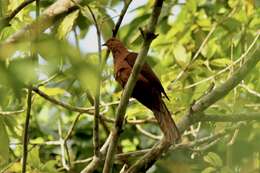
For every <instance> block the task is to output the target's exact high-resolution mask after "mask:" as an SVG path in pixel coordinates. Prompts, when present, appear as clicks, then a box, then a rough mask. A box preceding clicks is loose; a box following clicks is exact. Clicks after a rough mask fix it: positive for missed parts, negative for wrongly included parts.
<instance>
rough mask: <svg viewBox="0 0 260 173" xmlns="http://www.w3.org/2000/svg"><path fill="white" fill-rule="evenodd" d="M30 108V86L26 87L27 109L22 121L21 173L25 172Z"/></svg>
mask: <svg viewBox="0 0 260 173" xmlns="http://www.w3.org/2000/svg"><path fill="white" fill-rule="evenodd" d="M31 108H32V88H31V87H29V88H28V96H27V110H26V117H25V123H24V131H23V159H22V173H25V172H26V162H27V154H28V141H29V134H28V130H29V124H30V116H31Z"/></svg>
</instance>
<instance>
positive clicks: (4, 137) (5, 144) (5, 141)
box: [0, 117, 9, 165]
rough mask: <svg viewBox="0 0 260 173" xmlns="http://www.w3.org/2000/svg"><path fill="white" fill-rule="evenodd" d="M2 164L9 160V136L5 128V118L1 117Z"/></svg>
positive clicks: (0, 162) (0, 151)
mask: <svg viewBox="0 0 260 173" xmlns="http://www.w3.org/2000/svg"><path fill="white" fill-rule="evenodd" d="M0 139H1V140H0V165H1V164H2V163H6V162H7V161H8V160H9V137H8V134H7V131H6V128H5V124H4V120H3V118H2V117H0Z"/></svg>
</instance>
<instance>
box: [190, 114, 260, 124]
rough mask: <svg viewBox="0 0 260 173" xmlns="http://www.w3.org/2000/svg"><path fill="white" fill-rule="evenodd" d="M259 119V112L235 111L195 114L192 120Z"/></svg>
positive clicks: (228, 120) (227, 120) (236, 120)
mask: <svg viewBox="0 0 260 173" xmlns="http://www.w3.org/2000/svg"><path fill="white" fill-rule="evenodd" d="M253 120H257V121H260V112H255V113H237V114H225V115H213V114H201V115H196V116H195V117H194V118H193V121H201V122H206V121H210V122H238V121H253Z"/></svg>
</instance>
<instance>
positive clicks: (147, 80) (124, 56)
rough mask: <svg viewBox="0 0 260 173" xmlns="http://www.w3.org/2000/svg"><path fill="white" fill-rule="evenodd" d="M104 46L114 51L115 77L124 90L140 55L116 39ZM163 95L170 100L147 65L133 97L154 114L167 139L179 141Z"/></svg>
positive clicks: (139, 76)
mask: <svg viewBox="0 0 260 173" xmlns="http://www.w3.org/2000/svg"><path fill="white" fill-rule="evenodd" d="M104 45H106V46H107V47H108V49H109V50H110V51H112V54H113V60H114V77H115V79H116V81H117V82H118V83H119V84H120V85H121V86H122V87H123V88H124V87H125V85H126V82H127V80H128V78H129V76H130V74H131V72H132V68H133V66H134V63H135V60H136V58H137V55H138V54H137V53H134V52H129V51H128V50H127V48H126V47H125V46H124V44H123V43H122V42H121V41H119V40H118V39H116V38H110V39H109V40H108V41H107V42H106V43H105V44H104ZM162 94H163V95H164V96H165V97H166V98H167V99H169V98H168V96H167V94H166V93H165V91H164V88H163V86H162V84H161V82H160V80H159V79H158V77H157V76H156V74H155V73H154V72H153V70H152V68H151V67H150V66H149V65H148V64H147V63H145V64H144V65H143V67H142V69H141V72H140V73H139V75H138V80H137V82H136V84H135V87H134V90H133V93H132V97H133V98H135V99H137V100H138V101H139V102H140V103H142V104H143V105H144V106H146V107H147V108H148V109H150V110H151V111H152V112H153V113H154V116H155V118H156V119H157V121H158V123H159V126H160V128H161V130H162V132H163V133H164V135H165V137H166V139H168V140H169V141H172V142H173V141H175V140H177V139H178V138H179V137H180V135H179V131H178V128H177V126H176V125H175V123H174V121H173V119H172V118H171V114H170V111H169V110H168V108H167V107H166V105H165V103H164V101H163V99H162Z"/></svg>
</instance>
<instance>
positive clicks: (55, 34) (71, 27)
mask: <svg viewBox="0 0 260 173" xmlns="http://www.w3.org/2000/svg"><path fill="white" fill-rule="evenodd" d="M21 2H22V0H19V1H18V0H9V1H0V18H3V17H4V16H7V15H8V14H10V12H11V11H12V10H14V9H15V8H16V7H17V6H18V5H19V4H20V3H21ZM54 2H56V1H54V0H45V1H40V5H41V10H45V9H47V8H48V6H49V5H51V4H52V3H54ZM153 2H154V1H152V0H151V1H147V3H144V4H143V5H140V6H138V7H131V6H130V8H131V9H130V10H128V12H127V13H126V15H127V17H129V16H130V18H131V19H129V20H128V21H124V22H123V23H124V24H123V26H121V28H120V30H119V33H118V38H119V39H120V40H122V41H123V42H124V43H125V44H126V46H127V47H128V48H129V49H131V50H134V51H136V52H138V51H139V50H140V46H141V43H142V40H143V38H142V35H141V34H140V32H139V30H138V28H140V27H141V28H144V29H145V26H146V24H147V22H148V19H149V17H150V16H151V9H152V5H153ZM86 4H88V5H89V6H90V8H91V9H92V10H93V12H94V15H95V17H96V19H97V23H98V25H99V28H100V31H101V35H102V39H103V41H106V40H107V39H108V38H110V37H111V36H112V29H113V27H114V25H115V22H116V20H117V18H118V15H119V11H120V10H121V7H122V5H123V2H122V1H119V0H109V1H107V0H100V1H93V0H87V1H84V2H83V3H82V4H81V6H82V8H79V9H78V10H75V11H74V12H72V13H69V14H67V15H66V16H65V17H64V18H62V19H61V20H58V21H56V22H55V23H54V24H53V25H52V26H51V27H50V28H49V29H48V30H47V31H45V32H44V33H42V34H39V35H38V36H37V39H36V40H31V38H25V39H24V40H22V41H21V42H15V43H12V44H5V40H6V39H7V38H8V37H9V36H11V35H13V34H14V33H16V32H17V31H20V29H21V28H23V27H25V26H26V25H27V24H30V23H31V22H32V21H34V20H35V17H34V14H35V5H34V4H30V5H29V6H27V7H26V8H25V9H23V10H22V11H20V12H19V14H18V15H17V16H15V18H14V19H13V20H11V26H7V27H5V28H3V29H1V30H0V41H1V42H0V171H1V170H4V169H5V168H6V166H8V165H9V164H10V165H9V166H8V169H7V171H9V172H21V164H20V159H21V154H22V146H21V143H22V134H23V125H24V117H25V116H24V115H25V112H26V97H27V87H28V86H29V85H32V86H35V87H38V88H39V89H40V90H41V91H42V92H44V93H45V94H47V95H48V96H49V97H51V98H53V99H56V100H57V101H59V102H60V103H63V104H68V105H71V106H74V107H77V108H88V109H89V113H84V114H82V115H81V116H80V118H79V119H78V122H77V123H76V125H75V127H74V129H73V131H72V135H71V137H70V138H69V139H68V141H67V144H68V150H69V152H68V153H69V156H70V161H71V163H72V164H71V166H72V167H71V168H72V170H71V172H80V171H81V170H82V168H83V166H85V165H86V164H85V163H84V164H76V163H75V164H74V162H75V161H78V160H81V159H85V158H88V157H91V156H92V155H93V142H92V138H93V132H92V126H93V116H92V115H93V112H94V109H93V98H94V96H95V94H96V93H95V92H96V87H97V74H98V70H99V67H100V64H98V62H99V61H98V54H97V50H88V49H87V47H88V46H90V45H91V46H92V45H93V44H94V40H91V38H93V37H92V36H93V35H94V34H96V32H90V31H91V30H90V29H89V28H91V27H93V26H94V21H93V18H92V16H91V14H90V12H89V10H88V8H87V7H86ZM259 6H260V4H259V2H258V1H256V0H255V1H254V0H228V1H223V0H219V1H210V0H187V1H185V2H184V3H177V1H171V0H168V1H165V2H164V7H163V10H162V14H161V16H160V18H159V22H158V26H156V28H157V29H156V33H157V34H159V35H158V37H157V38H156V39H155V40H154V41H153V42H152V46H151V48H150V51H149V56H148V57H147V62H148V63H149V64H150V65H151V66H152V68H153V69H154V71H155V73H156V74H157V76H158V77H159V78H160V80H161V82H162V84H163V86H164V88H165V90H166V93H167V95H168V96H169V97H170V101H166V100H165V102H166V104H167V106H168V108H169V109H170V111H171V113H172V114H173V115H174V116H173V117H174V119H175V120H176V121H177V122H178V121H179V120H181V119H182V118H183V115H184V114H185V113H186V112H187V111H189V107H190V105H192V104H193V103H194V100H195V101H196V100H198V99H200V98H201V97H202V96H203V95H204V94H207V93H208V92H210V91H211V89H212V88H214V87H216V86H219V85H221V84H222V83H223V82H225V81H226V80H227V79H228V78H229V77H230V76H231V75H233V74H234V72H235V71H236V70H237V69H238V68H239V67H240V66H242V65H243V64H244V62H245V61H246V59H247V58H248V57H250V56H251V55H254V56H259V43H260V42H259V38H258V40H257V41H256V44H255V45H254V46H253V47H252V49H251V50H250V51H249V53H248V55H246V56H243V54H244V53H245V52H246V51H247V50H248V49H249V47H250V45H251V44H252V42H253V40H254V39H255V38H256V35H257V32H259V28H260V9H259ZM115 11H116V12H115ZM131 16H133V17H131ZM53 20H56V18H53ZM74 31H76V33H74ZM74 34H78V36H77V39H78V40H76V41H78V42H79V47H78V46H77V45H76V46H75V44H74V42H75V38H74ZM95 42H96V41H95ZM203 42H205V45H204V46H202V44H203ZM257 45H258V47H257ZM198 50H200V52H198V56H197V57H196V58H195V59H194V57H195V55H196V53H197V51H198ZM254 51H256V52H257V53H255V54H253V52H254ZM105 53H106V50H105V49H102V58H103V60H104V57H105ZM186 67H188V69H186ZM184 69H186V71H185V72H184V73H183V75H182V76H181V77H180V78H178V76H179V74H180V73H182V70H184ZM259 76H260V64H259V63H258V64H257V65H256V67H255V68H254V69H252V71H251V72H250V74H249V75H248V76H247V77H246V78H244V80H243V82H242V83H241V84H240V85H238V86H237V87H236V88H235V89H234V90H233V91H231V92H230V93H228V94H227V95H226V96H225V97H224V98H223V99H221V100H219V101H218V102H217V103H214V104H213V105H212V106H211V107H209V108H208V109H207V110H206V111H205V113H210V114H213V115H223V114H234V115H236V114H238V113H245V114H247V113H248V114H250V113H252V112H259V111H260V105H259V100H260V99H259V95H260V78H259ZM177 78H178V80H176V79H177ZM100 90H101V93H100V98H101V106H100V112H101V115H102V116H104V117H105V118H107V119H114V118H115V117H114V115H115V111H116V107H117V104H116V103H115V102H116V101H118V100H119V99H120V97H121V93H122V92H121V91H122V89H121V87H119V85H118V84H117V83H116V82H115V80H114V74H113V59H112V56H110V57H109V58H108V59H107V61H106V63H105V67H104V69H103V71H102V79H101V89H100ZM17 110H22V111H21V113H19V114H11V115H2V114H3V113H6V112H11V113H12V111H17ZM126 114H127V117H126V119H127V120H128V121H130V120H132V121H133V120H140V119H147V118H148V119H149V118H150V117H152V113H151V112H150V111H149V110H148V109H146V108H145V107H143V106H142V105H141V104H139V103H137V102H136V101H131V103H129V106H128V109H127V113H126ZM77 115H78V113H77V112H75V111H72V110H68V109H65V108H63V107H61V106H59V105H56V104H54V103H52V102H50V101H48V100H47V99H46V98H42V97H41V96H39V95H38V94H37V93H34V94H33V102H32V112H31V123H30V128H29V136H30V143H31V144H30V145H28V148H29V152H28V154H29V155H28V161H27V163H28V172H44V173H55V172H59V171H60V170H61V169H63V168H64V163H63V162H62V159H63V160H66V164H67V165H68V164H69V163H68V162H69V159H68V155H67V153H66V152H64V153H65V156H64V158H62V155H61V152H63V151H62V149H61V146H60V145H59V144H58V145H57V143H55V142H57V141H59V140H60V138H63V139H64V138H65V136H66V135H67V133H68V131H69V129H70V128H71V125H72V124H73V122H74V120H75V118H76V117H77ZM104 124H105V125H104ZM234 124H236V122H232V123H230V122H224V123H216V122H201V123H200V125H198V124H194V125H193V127H192V128H191V129H193V130H190V129H188V130H187V133H185V134H186V135H184V136H183V139H182V141H183V142H184V143H185V142H187V143H188V142H191V141H196V140H197V139H200V138H201V137H206V136H209V135H211V134H215V133H218V132H220V131H222V130H223V129H225V128H227V127H230V126H232V125H234ZM59 126H60V129H59ZM140 126H141V127H142V129H144V130H146V131H148V132H150V133H152V134H153V135H158V136H159V135H161V131H160V129H159V128H158V126H157V125H156V124H155V123H146V124H140ZM112 128H113V124H112V123H111V122H106V121H105V123H102V125H100V139H101V144H103V142H104V141H105V140H106V138H107V135H108V134H107V133H109V131H110V130H111V129H112ZM196 128H197V130H198V132H196ZM58 129H59V130H60V131H59V130H58ZM235 133H237V134H235ZM230 141H233V142H234V143H233V144H232V145H231V144H230V145H229V146H228V149H227V144H229V143H230ZM48 142H50V143H48ZM155 142H156V140H155V139H152V138H150V137H147V136H146V135H144V134H143V133H141V132H140V130H139V129H137V128H136V126H135V125H133V124H126V125H125V126H124V131H123V133H122V137H121V141H120V145H119V146H118V152H121V151H122V152H134V151H138V150H141V149H146V148H149V147H151V146H152V145H153V144H155ZM203 146H204V145H203ZM259 146H260V124H259V122H258V121H249V122H248V124H247V126H246V127H244V128H241V129H239V130H238V132H232V133H230V135H227V136H226V138H224V137H223V138H221V140H220V141H218V142H217V143H215V144H214V145H213V146H210V147H209V148H207V149H206V150H201V151H200V150H197V151H196V150H193V149H194V148H191V150H189V149H180V150H177V151H173V152H170V153H169V154H167V155H166V156H165V157H163V159H161V160H160V162H158V164H156V166H155V167H154V168H153V169H151V170H150V171H151V172H166V173H168V172H169V173H170V172H187V173H193V172H194V173H196V172H203V173H215V172H221V173H229V172H230V173H232V172H236V170H242V171H244V170H246V171H244V172H249V171H253V169H257V168H258V169H259V166H258V167H257V166H256V165H253V164H252V163H259V152H260V151H259ZM198 148H200V147H198ZM195 149H196V148H195ZM136 158H138V157H131V158H129V159H130V160H135V159H136ZM17 160H18V161H17ZM116 163H118V164H119V166H121V164H122V162H116ZM65 166H66V165H65ZM119 166H118V167H119ZM249 168H250V170H249ZM99 171H100V170H99ZM97 172H98V171H97Z"/></svg>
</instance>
